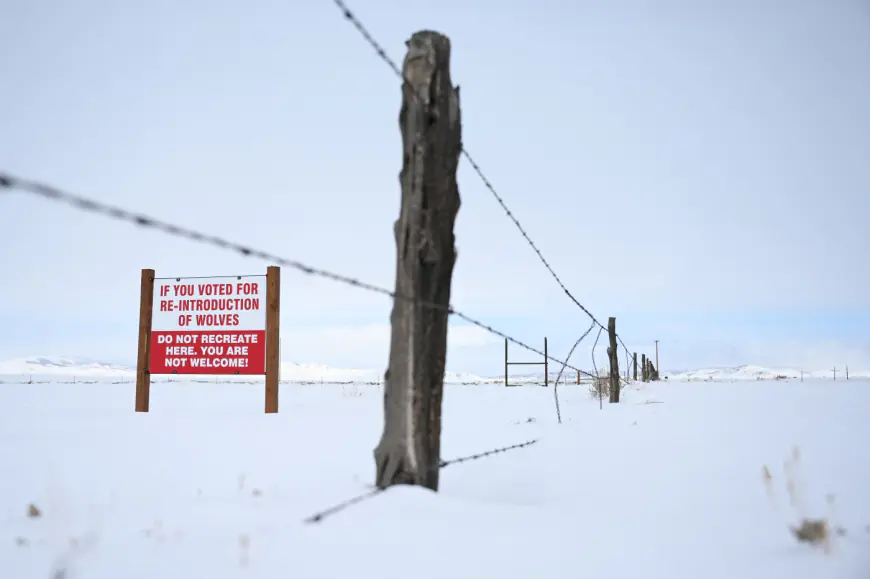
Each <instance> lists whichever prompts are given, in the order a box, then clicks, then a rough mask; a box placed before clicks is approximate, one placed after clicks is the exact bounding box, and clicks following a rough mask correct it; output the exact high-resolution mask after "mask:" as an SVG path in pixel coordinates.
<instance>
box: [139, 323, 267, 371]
mask: <svg viewBox="0 0 870 579" xmlns="http://www.w3.org/2000/svg"><path fill="white" fill-rule="evenodd" d="M149 371H150V372H151V373H152V374H260V375H262V374H265V373H266V331H265V330H218V331H192V332H191V331H186V332H183V331H174V332H151V364H150V367H149Z"/></svg>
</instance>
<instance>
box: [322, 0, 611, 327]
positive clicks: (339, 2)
mask: <svg viewBox="0 0 870 579" xmlns="http://www.w3.org/2000/svg"><path fill="white" fill-rule="evenodd" d="M332 1H333V3H335V5H336V6H337V7H338V9H339V10H341V12H342V14H343V15H344V18H345V19H346V20H347V21H348V22H350V23H351V24H352V25H353V27H354V28H356V29H357V31H358V32H359V33H360V34H361V35H362V37H363V38H364V39H365V40H366V42H368V43H369V45H370V46H371V47H372V48H373V49H374V50H375V52H376V53H377V55H378V56H379V57H380V59H381V60H383V61H384V62H385V63H386V64H387V66H389V67H390V69H392V71H393V72H394V73H395V74H396V76H397V77H399V79H400V80H401V81H402V85H403V86H404V85H406V84H409V83H408V80H407V79H406V78H405V76H404V74H403V73H402V70H401V68H399V66H398V64H396V61H394V60H393V59H392V58H390V56H389V55H388V54H387V51H386V50H385V49H384V47H383V46H381V44H380V43H379V42H378V41H377V40H375V38H374V36H372V34H371V33H370V32H369V31H368V29H367V28H366V27H365V25H364V24H363V23H362V22H361V21H360V19H359V18H357V17H356V15H355V14H354V13H353V12H352V11H351V9H350V8H349V7H348V6H347V4H345V3H344V1H343V0H332ZM412 94H414V96H415V97H416V93H415V92H413V91H412ZM461 152H462V155H463V156H464V157H465V158H466V159H467V160H468V162H469V163H470V164H471V168H472V169H474V172H475V173H477V176H478V177H480V180H481V181H482V182H483V185H484V187H486V188H487V189H488V190H489V192H490V193H492V195H493V197H495V200H496V201H497V202H498V204H499V205H501V208H502V209H503V210H504V212H505V214H506V215H507V216H508V218H510V220H511V221H513V223H514V225H516V227H517V229H518V230H519V232H520V233H521V234H522V236H523V237H524V238H525V240H526V242H527V243H528V244H529V246H531V248H532V249H533V250H534V252H535V253H536V254H537V256H538V259H539V260H540V261H541V263H543V264H544V267H546V268H547V271H549V272H550V275H551V276H553V279H555V280H556V283H557V284H559V287H560V288H562V291H564V292H565V295H567V296H568V298H570V299H571V301H572V302H574V304H575V305H576V306H577V307H578V308H580V309H581V310H583V312H584V313H585V314H586V315H587V316H589V317H590V318H591V319H592V321H593V322H594V323H595V324H597V325H599V326H601V327H604V326H602V324H601V322H599V321H598V319H597V318H596V317H595V316H594V315H593V314H592V312H590V311H589V310H588V309H587V308H586V307H585V306H584V305H583V304H581V303H580V302H579V301H578V300H577V298H575V297H574V296H573V294H571V292H570V291H569V290H568V288H567V287H565V284H564V283H562V280H561V278H559V276H558V275H557V274H556V272H555V271H554V270H553V268H552V266H551V265H550V263H549V262H548V261H547V260H546V258H545V257H544V255H543V254H542V253H541V250H540V249H538V246H537V245H536V244H535V242H534V241H532V238H531V237H529V234H528V233H526V230H525V229H524V228H523V226H522V225H521V224H520V222H519V220H518V219H517V218H516V216H514V214H513V212H512V211H511V210H510V209H509V208H508V206H507V204H506V203H505V202H504V199H503V198H502V196H501V195H499V194H498V192H497V191H496V190H495V187H494V186H493V184H492V182H491V181H490V180H489V179H488V178H487V176H486V175H485V174H484V172H483V169H481V167H480V165H479V164H478V163H477V161H475V160H474V158H473V157H472V156H471V154H470V153H469V152H468V149H466V148H465V147H464V146H463V147H462V149H461Z"/></svg>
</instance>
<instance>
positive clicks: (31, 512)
mask: <svg viewBox="0 0 870 579" xmlns="http://www.w3.org/2000/svg"><path fill="white" fill-rule="evenodd" d="M27 516H28V517H30V518H31V519H37V518H39V517H41V516H42V511H40V510H39V507H37V506H36V505H34V504H33V503H30V504H29V505H27Z"/></svg>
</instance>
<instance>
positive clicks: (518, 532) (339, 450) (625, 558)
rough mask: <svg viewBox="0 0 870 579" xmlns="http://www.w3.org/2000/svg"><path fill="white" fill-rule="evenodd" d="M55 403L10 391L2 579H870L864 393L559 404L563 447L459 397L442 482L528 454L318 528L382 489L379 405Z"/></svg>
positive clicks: (509, 405) (719, 386)
mask: <svg viewBox="0 0 870 579" xmlns="http://www.w3.org/2000/svg"><path fill="white" fill-rule="evenodd" d="M0 379H2V378H0ZM63 382H64V380H61V379H60V376H58V375H55V376H54V377H53V380H52V382H51V383H44V384H43V383H34V384H20V383H10V382H9V381H7V383H4V384H0V465H2V469H0V472H2V477H0V576H2V577H9V578H10V579H13V578H14V579H30V578H34V579H51V578H53V577H56V578H58V579H60V578H61V577H62V578H63V579H76V578H83V579H118V578H128V579H138V578H142V579H145V578H149V579H154V578H158V577H159V578H161V579H181V578H184V579H191V578H199V577H208V578H210V579H222V578H229V577H252V578H253V577H263V578H266V577H293V578H309V577H310V578H313V577H322V578H329V579H335V578H339V577H379V578H392V577H396V578H398V577H402V578H407V577H414V578H415V579H423V578H429V577H432V578H439V579H445V578H449V579H459V578H475V579H477V578H482V577H494V578H499V579H508V578H532V577H541V578H546V579H555V578H561V577H564V578H571V579H577V578H580V577H590V578H592V577H594V578H610V577H612V578H614V579H631V578H641V577H656V578H658V577H661V578H668V579H678V578H687V579H688V578H691V579H714V578H720V577H721V578H723V579H725V578H727V579H733V578H735V577H740V578H741V579H752V578H759V579H762V578H763V579H770V578H777V577H783V578H789V579H800V578H809V577H813V578H815V577H819V578H821V577H825V578H827V579H836V578H860V577H863V578H866V577H870V492H868V488H870V450H868V446H867V443H868V441H870V382H868V381H865V380H853V381H849V382H846V381H839V380H838V381H837V382H833V381H828V380H806V381H804V382H800V381H795V380H791V381H786V380H780V381H754V380H753V381H749V382H746V381H744V382H736V383H716V382H714V383H697V382H692V383H680V382H673V381H671V382H668V383H664V382H662V383H657V384H648V385H643V384H637V385H633V386H632V387H630V388H629V389H627V390H626V391H625V393H624V396H623V402H622V403H621V404H619V405H609V404H608V403H607V402H606V401H605V402H604V408H603V410H599V407H598V401H597V400H594V399H592V398H590V396H589V392H588V386H579V387H578V386H565V387H560V388H559V391H560V398H561V402H562V416H563V420H564V423H563V424H561V425H559V424H557V423H556V416H555V410H554V405H553V388H552V387H551V388H540V387H522V388H504V387H500V386H497V385H477V386H461V385H453V386H448V387H447V390H446V394H445V407H444V428H443V447H442V455H443V457H444V458H445V459H450V458H453V457H461V456H465V455H470V454H474V453H477V452H480V451H486V450H490V449H494V448H497V447H502V446H507V445H512V444H517V443H522V442H525V441H529V440H534V439H539V442H538V443H536V444H533V445H531V446H529V447H526V448H521V449H517V450H513V451H510V452H507V453H502V454H497V455H494V456H488V457H485V458H482V459H479V460H474V461H469V462H465V463H462V464H454V465H450V466H449V467H447V468H444V469H443V470H442V476H441V491H440V492H439V493H438V494H434V493H431V492H429V491H425V490H421V489H415V488H393V489H390V490H388V491H387V492H386V493H384V494H381V495H378V496H375V497H373V498H371V499H368V500H365V501H363V502H360V503H359V504H355V505H352V506H350V507H348V508H347V509H345V510H342V511H340V512H338V513H336V514H334V515H332V516H330V517H327V518H325V519H324V520H323V521H322V522H321V523H319V524H305V523H303V519H304V518H306V517H308V516H310V515H312V514H314V513H315V512H317V511H320V510H323V509H326V508H328V507H330V506H332V505H335V504H336V503H340V502H342V501H344V500H345V499H349V498H351V497H354V496H357V495H360V494H363V493H366V492H368V491H369V489H370V487H369V486H368V484H369V483H370V482H371V481H372V479H373V476H374V462H373V458H372V449H373V448H374V446H375V445H376V444H377V441H378V438H379V436H380V431H381V414H382V406H383V399H382V393H381V389H380V387H378V386H376V385H365V384H351V385H325V386H320V385H308V386H306V385H291V386H282V390H281V408H280V413H279V414H277V415H269V416H267V415H264V414H263V412H262V408H263V389H262V386H261V385H252V384H202V383H193V382H176V383H155V384H154V385H153V386H152V391H151V412H150V413H149V414H135V413H134V412H133V411H132V408H133V386H132V384H130V383H123V384H112V383H111V381H109V380H102V381H100V382H97V383H91V384H86V383H85V384H83V383H76V384H69V383H63ZM795 447H796V448H797V449H799V451H798V452H799V458H798V460H797V461H796V463H795V465H794V467H793V475H792V478H793V482H794V493H793V494H794V502H795V505H796V506H795V507H793V506H792V505H791V504H790V500H789V494H788V492H787V487H788V483H787V477H786V475H785V473H784V467H783V463H784V461H786V460H788V459H790V458H791V457H793V453H794V450H793V449H794V448H795ZM764 465H768V467H769V470H770V473H771V475H772V479H771V481H770V483H769V485H766V484H765V481H764V477H763V469H764ZM828 495H831V497H832V499H833V501H832V502H829V498H828ZM30 504H33V505H35V506H36V507H37V508H38V509H39V511H40V513H41V514H40V516H38V517H29V516H28V505H30ZM817 516H818V517H829V520H830V525H831V526H832V528H836V527H842V529H843V530H844V532H845V534H844V535H842V536H838V535H837V534H836V533H834V536H833V537H832V539H831V548H830V552H829V553H827V554H826V553H824V552H823V550H822V549H819V548H815V547H812V546H810V545H807V544H802V543H799V542H798V541H797V540H796V539H795V537H794V536H793V535H792V534H791V533H790V531H789V525H792V524H796V523H798V521H799V520H800V519H801V517H817ZM61 570H63V571H64V573H63V574H62V575H60V574H58V572H59V571H61Z"/></svg>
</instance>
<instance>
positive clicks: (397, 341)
mask: <svg viewBox="0 0 870 579" xmlns="http://www.w3.org/2000/svg"><path fill="white" fill-rule="evenodd" d="M406 44H407V47H408V52H407V54H406V55H405V61H404V64H403V67H402V68H403V71H402V72H403V75H404V78H405V82H404V83H403V85H402V109H401V112H400V114H399V126H400V129H401V132H402V146H403V151H404V155H403V163H402V171H401V173H400V175H399V179H400V182H401V186H402V202H401V210H400V213H399V219H398V220H397V221H396V223H395V226H394V234H395V237H396V294H397V295H400V296H408V297H411V298H414V299H415V300H425V301H428V302H434V303H437V304H439V306H443V308H444V309H434V308H431V307H423V306H422V305H420V304H419V303H416V302H413V301H409V300H407V299H401V298H397V299H395V300H394V301H393V312H392V316H391V323H392V336H391V340H390V360H389V366H388V368H387V371H386V373H385V374H384V431H383V435H382V436H381V440H380V442H379V443H378V446H377V448H375V451H374V455H375V467H376V476H375V479H376V480H375V483H376V485H377V486H378V488H386V487H389V486H391V485H395V484H412V485H420V486H424V487H428V488H430V489H432V490H438V475H439V465H440V461H441V400H442V397H443V394H444V364H445V359H446V352H447V320H448V312H447V307H448V305H449V303H450V283H451V279H452V277H453V265H454V263H455V262H456V249H455V246H454V236H453V226H454V223H455V221H456V214H457V212H458V211H459V205H460V200H459V188H458V187H457V184H456V169H457V167H458V165H459V154H460V151H461V147H462V128H461V122H460V111H459V89H458V88H454V87H453V84H452V82H451V80H450V39H448V38H447V37H446V36H443V35H442V34H439V33H437V32H432V31H429V30H423V31H420V32H416V33H414V35H413V36H411V39H410V40H408V42H407V43H406Z"/></svg>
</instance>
